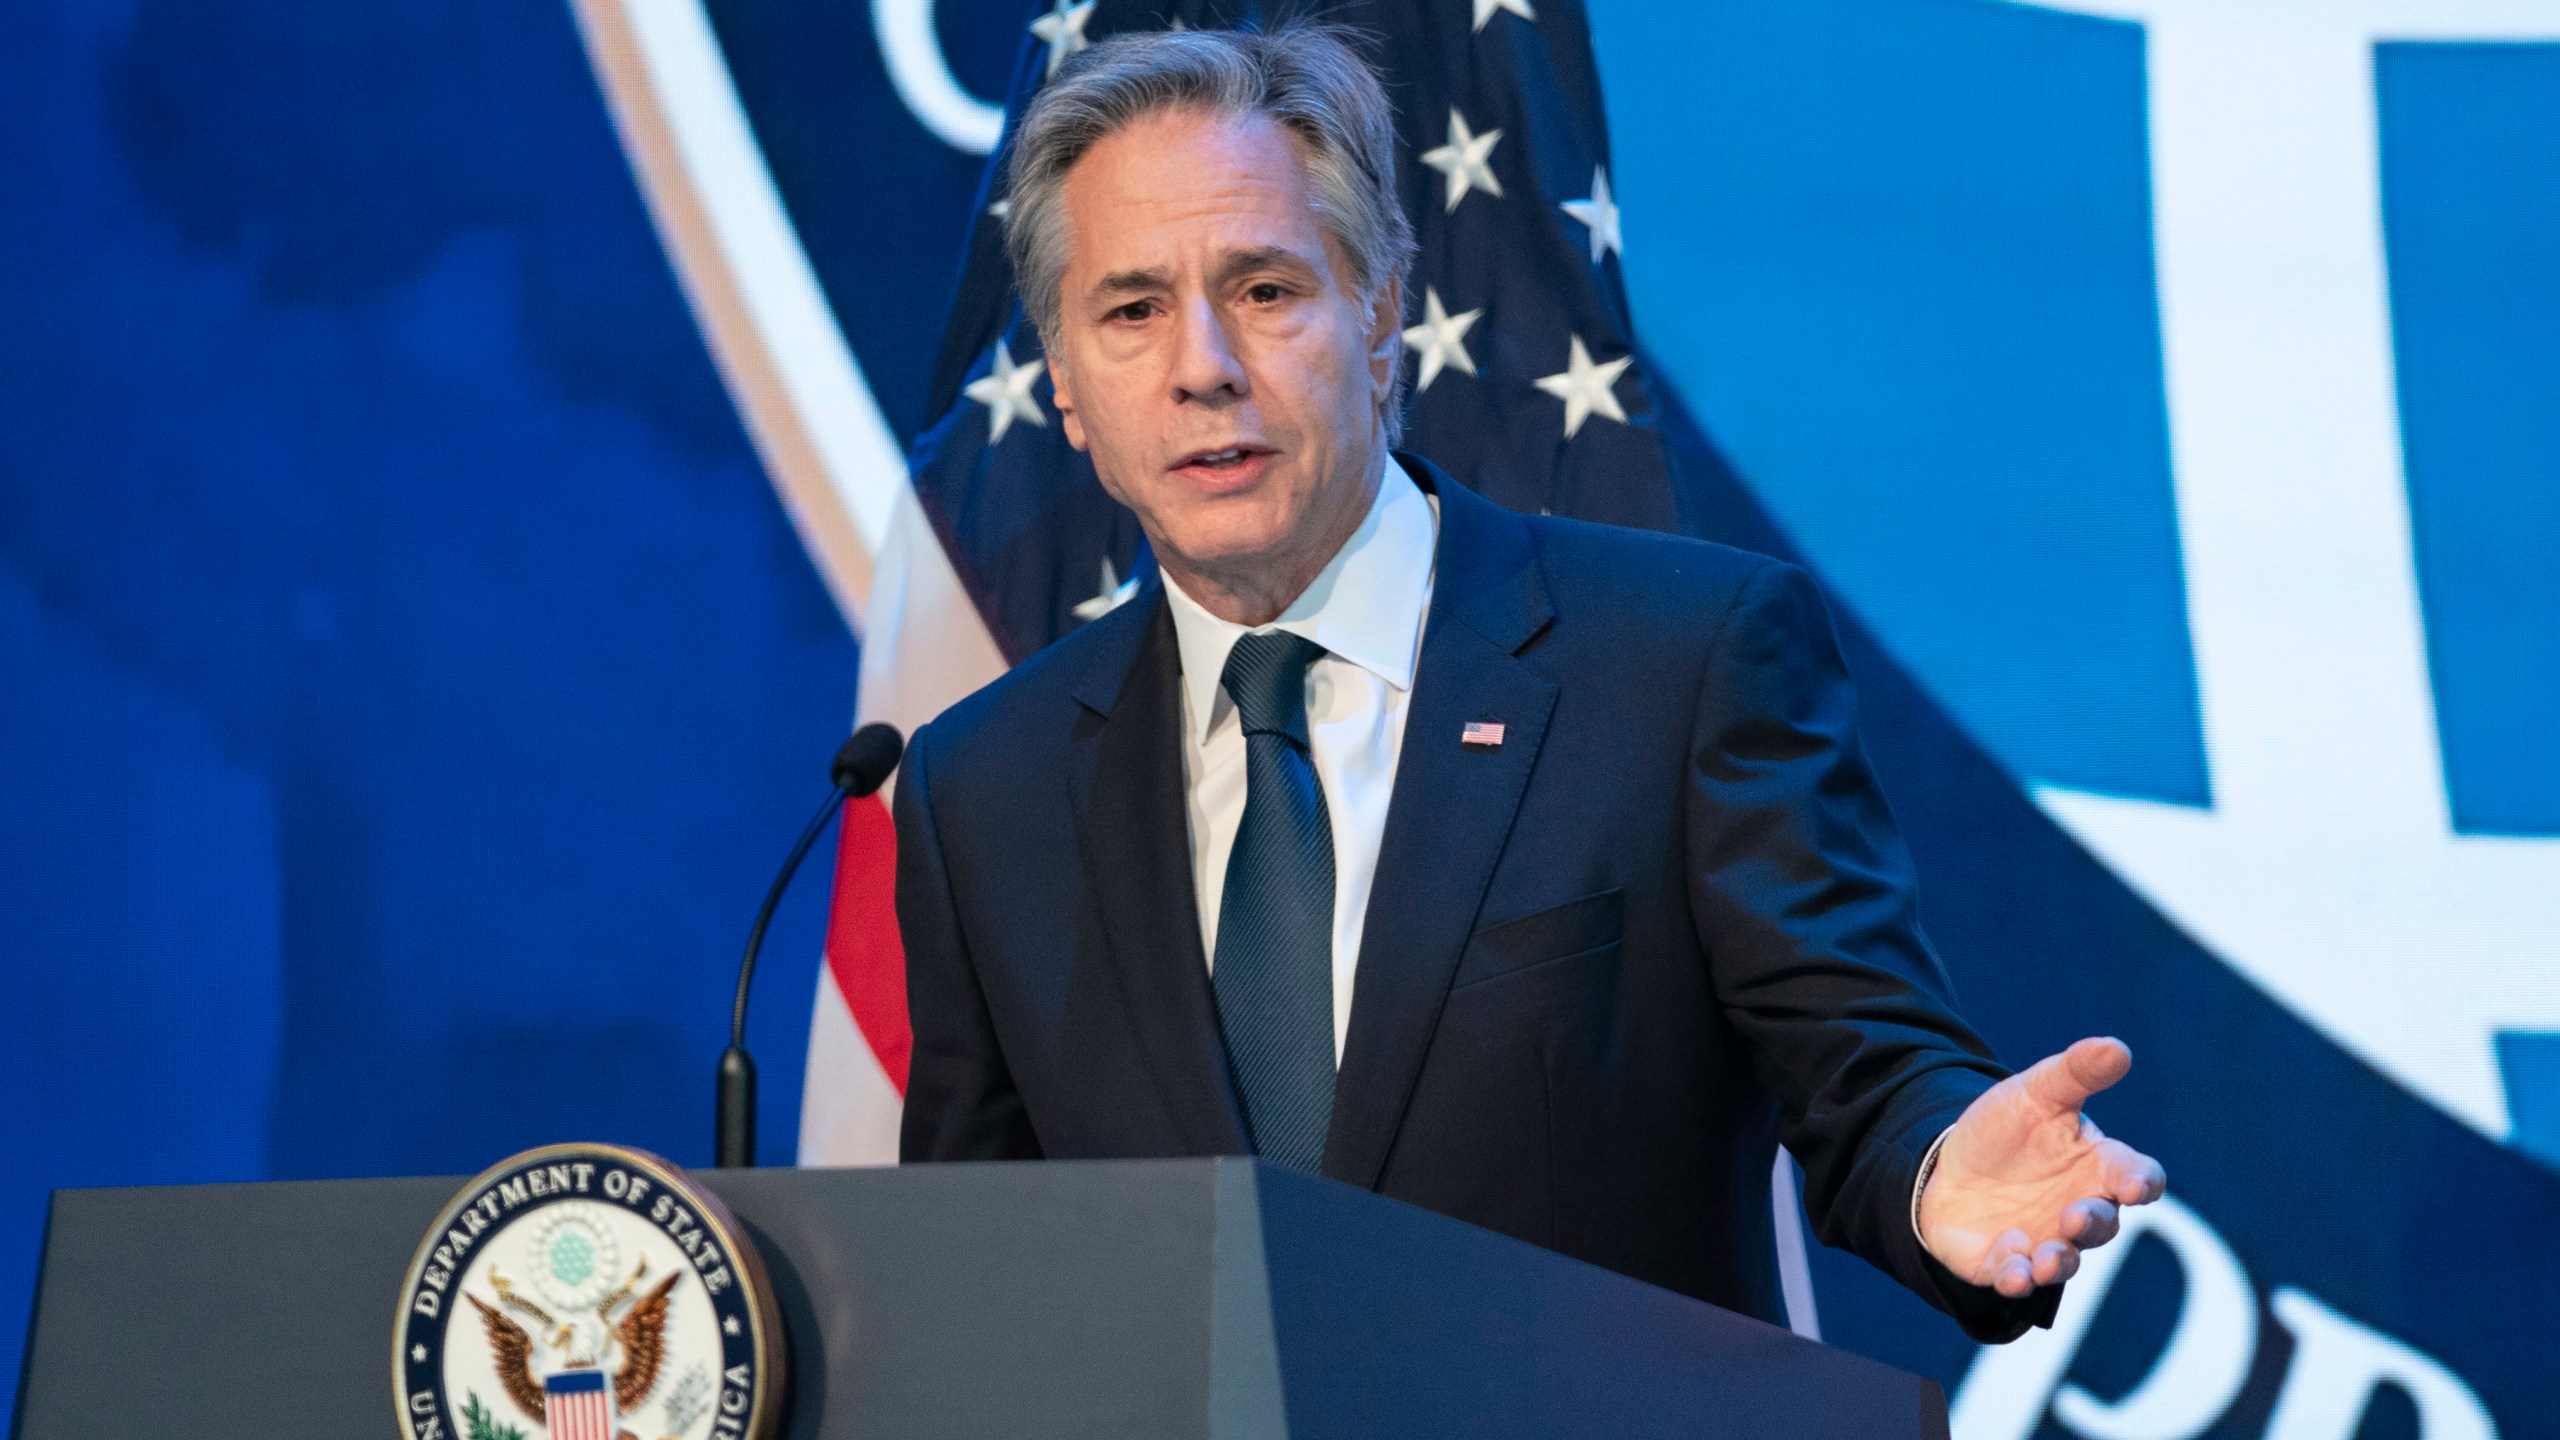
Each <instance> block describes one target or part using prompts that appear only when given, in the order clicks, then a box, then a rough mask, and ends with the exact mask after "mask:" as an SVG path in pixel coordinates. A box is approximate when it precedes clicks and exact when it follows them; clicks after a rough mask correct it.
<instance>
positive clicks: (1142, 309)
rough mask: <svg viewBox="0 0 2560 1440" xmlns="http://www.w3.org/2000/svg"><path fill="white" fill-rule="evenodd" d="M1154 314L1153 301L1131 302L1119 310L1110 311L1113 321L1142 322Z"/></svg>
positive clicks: (1154, 304)
mask: <svg viewBox="0 0 2560 1440" xmlns="http://www.w3.org/2000/svg"><path fill="white" fill-rule="evenodd" d="M1154 313H1156V302H1154V301H1153V300H1132V301H1130V302H1129V303H1128V304H1126V305H1123V306H1121V307H1120V308H1119V309H1117V310H1114V311H1112V312H1111V318H1112V319H1114V320H1144V319H1146V318H1147V317H1148V316H1150V315H1153V314H1154Z"/></svg>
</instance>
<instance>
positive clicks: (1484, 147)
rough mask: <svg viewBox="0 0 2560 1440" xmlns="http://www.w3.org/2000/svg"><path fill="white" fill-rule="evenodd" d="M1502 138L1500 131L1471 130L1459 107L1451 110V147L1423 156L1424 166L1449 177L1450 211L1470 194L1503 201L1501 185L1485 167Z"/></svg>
mask: <svg viewBox="0 0 2560 1440" xmlns="http://www.w3.org/2000/svg"><path fill="white" fill-rule="evenodd" d="M1501 138H1502V132H1501V131H1499V130H1487V131H1486V132H1484V133H1483V134H1481V135H1478V134H1476V133H1475V132H1474V131H1472V130H1469V129H1468V128H1467V117H1466V116H1464V115H1461V114H1459V113H1458V107H1457V106H1455V105H1452V106H1450V107H1449V143H1448V144H1446V145H1442V146H1440V147H1438V148H1437V149H1432V150H1425V151H1423V152H1422V163H1423V164H1425V165H1428V166H1430V167H1431V168H1432V169H1434V170H1437V171H1439V172H1440V173H1441V174H1443V175H1446V176H1448V177H1449V207H1448V208H1449V209H1451V210H1455V209H1457V208H1458V202H1459V201H1461V200H1464V199H1465V198H1467V192H1468V191H1469V190H1482V191H1483V192H1484V193H1486V194H1487V195H1491V196H1493V197H1494V198H1495V199H1497V200H1498V199H1500V198H1502V182H1501V181H1499V180H1496V179H1494V178H1493V170H1492V169H1491V168H1490V167H1489V166H1487V165H1486V164H1485V161H1486V160H1487V158H1489V157H1490V156H1491V155H1492V154H1493V146H1494V142H1495V141H1497V140H1500V139H1501Z"/></svg>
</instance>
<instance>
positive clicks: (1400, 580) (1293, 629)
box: [1164, 455, 1440, 744]
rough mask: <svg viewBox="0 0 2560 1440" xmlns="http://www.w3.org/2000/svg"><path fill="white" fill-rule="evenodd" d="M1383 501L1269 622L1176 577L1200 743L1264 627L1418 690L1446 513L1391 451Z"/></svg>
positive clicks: (1170, 591)
mask: <svg viewBox="0 0 2560 1440" xmlns="http://www.w3.org/2000/svg"><path fill="white" fill-rule="evenodd" d="M1382 468H1383V472H1384V473H1382V474H1381V475H1380V476H1379V478H1378V495H1377V498H1376V499H1375V500H1373V501H1371V502H1370V504H1369V513H1368V515H1367V516H1365V517H1364V518H1363V519H1362V520H1361V521H1360V528H1359V529H1357V530H1354V531H1352V532H1351V538H1350V539H1349V540H1346V541H1344V542H1343V544H1342V548H1341V549H1340V550H1337V551H1335V552H1334V556H1333V558H1332V559H1331V560H1329V561H1327V562H1325V567H1324V569H1323V570H1322V571H1320V572H1319V573H1318V574H1317V575H1316V578H1315V580H1314V581H1313V583H1311V584H1309V585H1308V586H1307V588H1306V590H1305V592H1304V593H1302V594H1300V595H1299V596H1298V598H1297V599H1295V600H1293V601H1291V602H1289V608H1288V609H1287V610H1284V611H1282V612H1281V614H1280V618H1279V619H1277V620H1274V621H1272V622H1271V623H1270V624H1268V625H1256V626H1244V625H1238V624H1236V623H1234V622H1233V621H1229V620H1221V619H1219V618H1218V617H1217V616H1215V615H1212V614H1210V613H1209V612H1208V611H1207V610H1206V609H1204V608H1202V606H1201V604H1200V602H1199V601H1197V600H1194V599H1192V598H1191V597H1190V596H1189V595H1188V594H1186V593H1184V591H1183V589H1182V586H1181V585H1180V584H1178V583H1176V582H1175V580H1174V578H1173V577H1172V576H1171V575H1167V576H1166V577H1165V586H1164V591H1165V599H1166V601H1167V602H1168V603H1169V604H1170V605H1171V606H1172V610H1173V635H1174V641H1175V644H1176V645H1177V647H1178V648H1179V649H1180V651H1181V655H1182V688H1183V694H1184V697H1185V698H1186V699H1188V700H1189V702H1190V705H1189V716H1188V718H1189V722H1190V726H1191V739H1192V742H1193V743H1194V744H1204V743H1206V742H1207V740H1208V738H1209V731H1210V728H1211V726H1212V724H1213V722H1215V721H1216V719H1217V718H1218V716H1219V715H1220V714H1221V713H1222V707H1224V706H1226V705H1227V704H1229V703H1231V702H1229V701H1228V700H1227V698H1226V692H1225V691H1224V690H1223V689H1222V688H1220V686H1219V683H1218V682H1219V679H1220V677H1222V676H1224V675H1225V674H1226V669H1227V652H1228V651H1229V650H1232V649H1234V648H1235V643H1236V641H1237V640H1238V639H1239V638H1241V637H1242V636H1244V635H1246V634H1248V633H1250V632H1251V631H1254V630H1285V631H1287V632H1289V633H1290V634H1293V635H1300V636H1304V637H1305V638H1307V639H1309V640H1312V641H1314V642H1315V643H1317V644H1318V645H1321V646H1323V647H1324V648H1325V650H1326V651H1327V652H1329V653H1330V654H1332V655H1335V656H1337V657H1339V658H1341V659H1343V660H1346V661H1348V662H1350V663H1351V664H1354V665H1357V666H1359V667H1360V668H1361V669H1363V670H1366V671H1368V672H1369V673H1370V674H1372V675H1375V676H1377V677H1378V678H1379V679H1381V680H1384V681H1386V682H1387V683H1388V684H1389V685H1392V686H1394V687H1395V688H1396V689H1398V690H1410V689H1412V688H1413V671H1414V665H1415V662H1416V660H1417V658H1418V656H1419V654H1420V651H1421V648H1422V617H1423V612H1424V610H1425V609H1426V608H1427V607H1428V606H1429V605H1430V603H1431V566H1432V559H1433V554H1434V551H1435V549H1436V547H1437V546H1438V544H1439V538H1440V517H1439V513H1438V511H1437V510H1436V508H1435V507H1434V506H1433V505H1432V503H1431V501H1430V499H1429V497H1427V496H1425V495H1424V494H1423V493H1422V490H1421V487H1419V486H1417V485H1415V484H1414V483H1413V477H1411V476H1409V475H1407V474H1405V473H1404V467H1403V466H1401V465H1399V464H1397V463H1396V462H1395V458H1394V457H1393V456H1392V455H1390V456H1388V457H1386V458H1385V460H1384V461H1383V464H1382Z"/></svg>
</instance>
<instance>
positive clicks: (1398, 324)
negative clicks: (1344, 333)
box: [1369, 275, 1404, 391]
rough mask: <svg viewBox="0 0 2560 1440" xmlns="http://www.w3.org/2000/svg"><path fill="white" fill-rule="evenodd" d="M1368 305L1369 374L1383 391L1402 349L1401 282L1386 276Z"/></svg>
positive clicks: (1402, 301)
mask: <svg viewBox="0 0 2560 1440" xmlns="http://www.w3.org/2000/svg"><path fill="white" fill-rule="evenodd" d="M1371 306H1372V309H1371V313H1370V316H1369V374H1370V377H1371V378H1372V379H1374V380H1376V381H1377V384H1378V388H1379V389H1380V390H1382V391H1383V390H1385V389H1386V388H1387V386H1388V385H1389V384H1391V383H1393V381H1394V380H1395V374H1396V355H1397V352H1398V351H1399V350H1401V349H1402V348H1403V346H1404V281H1403V280H1402V279H1401V278H1399V277H1396V276H1393V275H1390V276H1388V277H1387V283H1385V284H1384V285H1381V286H1379V287H1378V297H1377V299H1376V300H1374V301H1372V302H1371Z"/></svg>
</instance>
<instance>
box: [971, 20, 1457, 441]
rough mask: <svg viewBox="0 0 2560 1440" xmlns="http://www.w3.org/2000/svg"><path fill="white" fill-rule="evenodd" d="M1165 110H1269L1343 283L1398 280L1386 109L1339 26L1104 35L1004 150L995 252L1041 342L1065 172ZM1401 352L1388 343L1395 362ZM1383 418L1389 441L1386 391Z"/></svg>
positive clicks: (1400, 233)
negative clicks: (1003, 199) (1289, 144)
mask: <svg viewBox="0 0 2560 1440" xmlns="http://www.w3.org/2000/svg"><path fill="white" fill-rule="evenodd" d="M1166 110H1200V111H1205V112H1207V113H1209V114H1213V115H1235V116H1242V115H1265V116H1268V117H1270V118H1271V119H1272V120H1273V121H1274V122H1275V123H1277V124H1279V125H1280V126H1281V127H1282V128H1284V129H1285V130H1287V131H1288V132H1289V133H1290V134H1291V135H1293V136H1295V137H1296V138H1297V140H1298V149H1299V153H1300V155H1301V157H1302V158H1303V160H1304V163H1305V165H1306V174H1307V179H1308V181H1309V183H1310V184H1311V185H1312V187H1313V188H1314V190H1315V195H1316V200H1315V204H1316V222H1317V223H1318V224H1319V225H1321V226H1323V227H1324V230H1325V233H1326V234H1327V235H1329V236H1331V237H1332V238H1333V241H1334V243H1335V244H1337V245H1339V246H1340V247H1341V249H1342V255H1343V259H1344V261H1345V262H1346V263H1347V265H1348V267H1349V269H1350V280H1351V283H1352V288H1353V290H1354V291H1355V292H1356V293H1358V294H1359V295H1361V296H1362V297H1364V298H1371V299H1374V298H1375V297H1376V296H1377V294H1378V293H1379V289H1380V287H1382V286H1384V285H1385V284H1386V283H1387V282H1388V281H1390V280H1394V281H1399V282H1400V281H1402V280H1403V279H1404V275H1405V270H1406V267H1407V266H1409V265H1411V264H1412V263H1413V254H1414V242H1413V222H1412V221H1411V220H1409V219H1407V218H1406V217H1405V213H1404V204H1403V201H1402V200H1401V199H1400V198H1399V196H1398V194H1397V190H1396V127H1395V113H1394V110H1393V108H1392V107H1391V106H1389V104H1388V103H1387V92H1386V88H1385V87H1384V86H1383V85H1381V84H1379V82H1378V76H1377V72H1376V71H1374V70H1372V69H1370V68H1369V65H1368V62H1366V61H1364V60H1362V59H1361V58H1360V56H1359V54H1358V53H1357V52H1356V51H1354V50H1353V49H1352V48H1351V45H1350V44H1349V43H1348V41H1347V40H1346V38H1345V36H1344V35H1343V33H1342V32H1340V31H1338V30H1334V29H1330V28H1327V27H1324V26H1316V25H1290V26H1285V27H1282V28H1278V29H1273V30H1268V31H1259V32H1257V31H1248V30H1170V31H1165V30H1158V31H1139V32H1135V33H1131V34H1126V35H1115V36H1113V37H1111V38H1110V39H1108V40H1103V41H1100V42H1097V43H1096V44H1094V45H1092V46H1090V47H1088V48H1086V49H1084V50H1082V51H1079V52H1077V53H1076V54H1075V55H1073V56H1071V57H1069V58H1068V60H1067V61H1066V63H1065V64H1063V65H1060V66H1059V67H1058V73H1057V74H1056V75H1055V76H1053V77H1051V79H1050V81H1049V83H1048V86H1047V88H1045V89H1043V90H1042V91H1041V92H1040V96H1039V98H1038V99H1036V100H1034V101H1032V102H1031V108H1030V109H1029V110H1028V111H1026V112H1024V114H1023V117H1022V122H1021V124H1020V126H1019V127H1018V128H1017V130H1016V132H1015V134H1014V138H1013V152H1012V154H1011V156H1010V157H1009V160H1008V166H1009V168H1008V170H1007V176H1006V178H1007V182H1008V183H1007V185H1006V187H1005V189H1006V194H1007V195H1008V196H1009V197H1010V199H1011V201H1012V209H1011V211H1010V214H1009V218H1008V220H1007V221H1006V225H1005V248H1006V250H1007V253H1008V254H1009V255H1010V256H1011V257H1012V260H1013V275H1014V283H1015V285H1016V286H1017V287H1018V288H1019V289H1020V291H1021V294H1022V303H1023V305H1024V307H1025V308H1026V309H1028V310H1029V311H1030V312H1031V320H1032V323H1033V324H1034V325H1036V326H1038V327H1039V330H1040V338H1041V343H1042V345H1043V346H1044V347H1045V348H1049V349H1051V350H1054V349H1055V348H1056V347H1055V344H1054V342H1055V340H1056V338H1057V333H1058V320H1059V313H1060V310H1061V308H1062V303H1063V302H1062V297H1061V295H1060V291H1061V289H1062V288H1063V286H1064V285H1065V282H1066V274H1067V237H1066V228H1065V225H1064V223H1063V216H1062V215H1061V214H1060V211H1061V208H1062V207H1061V203H1060V202H1061V199H1062V197H1063V194H1064V191H1065V189H1066V182H1067V172H1068V171H1070V170H1072V169H1074V168H1075V164H1076V162H1077V161H1078V160H1081V159H1083V158H1084V156H1085V153H1086V152H1087V151H1089V150H1091V149H1092V148H1093V147H1094V146H1095V145H1097V144H1099V143H1101V142H1102V141H1103V140H1104V139H1107V138H1108V137H1110V136H1111V135H1113V134H1114V133H1116V132H1118V131H1120V130H1122V129H1124V128H1126V127H1128V126H1129V125H1131V124H1133V123H1135V122H1137V121H1139V120H1141V119H1144V118H1146V117H1147V116H1150V115H1154V114H1157V113H1159V112H1162V111H1166ZM1402 359H1403V357H1402V352H1401V351H1399V352H1398V357H1397V363H1398V367H1399V369H1401V366H1402ZM1394 393H1395V391H1394V386H1393V385H1392V384H1390V386H1389V387H1388V395H1389V396H1390V397H1392V396H1393V395H1394ZM1386 415H1387V429H1388V433H1389V435H1390V437H1392V436H1393V435H1394V434H1395V432H1396V431H1397V430H1399V429H1400V428H1401V426H1400V425H1399V423H1398V422H1399V421H1400V420H1401V418H1402V416H1401V414H1400V412H1399V407H1397V406H1396V405H1395V404H1394V403H1393V401H1392V398H1390V400H1389V403H1388V404H1387V406H1386Z"/></svg>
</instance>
